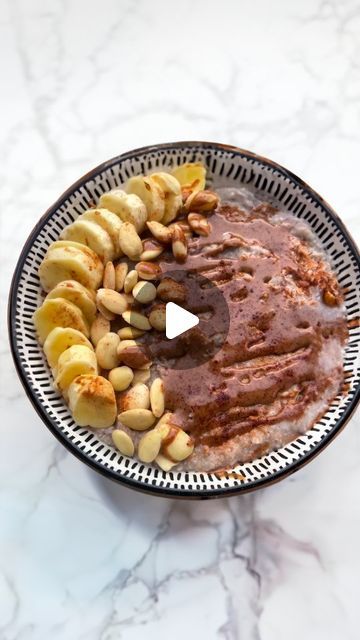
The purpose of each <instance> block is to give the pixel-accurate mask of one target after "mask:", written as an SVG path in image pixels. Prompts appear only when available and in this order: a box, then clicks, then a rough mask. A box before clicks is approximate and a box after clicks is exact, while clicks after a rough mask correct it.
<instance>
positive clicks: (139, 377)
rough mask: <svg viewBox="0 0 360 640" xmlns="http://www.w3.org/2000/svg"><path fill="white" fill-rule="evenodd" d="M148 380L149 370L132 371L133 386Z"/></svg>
mask: <svg viewBox="0 0 360 640" xmlns="http://www.w3.org/2000/svg"><path fill="white" fill-rule="evenodd" d="M149 380H150V370H149V369H136V370H135V371H134V379H133V384H137V383H138V382H148V381H149Z"/></svg>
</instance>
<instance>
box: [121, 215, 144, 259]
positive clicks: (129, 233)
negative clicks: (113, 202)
mask: <svg viewBox="0 0 360 640" xmlns="http://www.w3.org/2000/svg"><path fill="white" fill-rule="evenodd" d="M119 243H120V247H121V250H122V251H123V253H125V255H126V256H128V257H129V258H130V259H131V260H138V259H139V258H140V254H141V253H142V242H141V238H140V236H139V235H138V233H137V231H136V229H135V227H134V225H133V224H131V222H123V224H122V225H121V228H120V231H119Z"/></svg>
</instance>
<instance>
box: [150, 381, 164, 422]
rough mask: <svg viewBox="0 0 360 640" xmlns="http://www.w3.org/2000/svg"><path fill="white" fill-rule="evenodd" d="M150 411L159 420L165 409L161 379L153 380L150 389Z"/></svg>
mask: <svg viewBox="0 0 360 640" xmlns="http://www.w3.org/2000/svg"><path fill="white" fill-rule="evenodd" d="M150 404H151V411H152V412H153V414H154V416H155V418H160V417H161V416H162V415H163V413H164V409H165V394H164V383H163V381H162V380H161V378H155V380H153V382H152V384H151V387H150Z"/></svg>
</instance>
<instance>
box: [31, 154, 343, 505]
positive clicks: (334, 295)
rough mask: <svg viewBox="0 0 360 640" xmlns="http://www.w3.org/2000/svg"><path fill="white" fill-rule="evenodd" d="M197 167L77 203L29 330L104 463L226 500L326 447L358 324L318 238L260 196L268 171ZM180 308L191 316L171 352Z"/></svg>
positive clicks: (185, 164) (48, 251)
mask: <svg viewBox="0 0 360 640" xmlns="http://www.w3.org/2000/svg"><path fill="white" fill-rule="evenodd" d="M205 149H206V147H205ZM224 149H225V151H224V153H225V156H226V157H227V162H228V170H227V173H229V172H230V173H231V171H230V168H231V167H232V166H233V164H234V163H233V158H232V154H231V152H230V150H227V148H226V147H224ZM180 150H181V146H179V151H180ZM245 153H246V152H244V154H245ZM160 155H161V154H160ZM199 155H200V157H197V158H191V156H190V157H189V156H188V157H185V158H181V155H180V154H179V155H178V156H176V157H175V158H174V157H173V156H172V154H170V153H169V155H168V156H166V155H165V157H163V158H162V159H163V161H162V162H161V164H160V163H154V162H151V160H150V157H151V156H149V158H148V165H146V163H145V162H144V161H142V162H138V158H137V156H136V154H135V156H134V162H133V163H132V164H131V165H130V166H131V169H130V171H129V166H128V170H127V171H126V176H125V179H124V177H123V176H121V177H120V176H118V177H116V176H115V178H114V174H113V175H112V177H113V181H111V180H110V179H109V175H110V173H109V171H110V169H107V168H106V167H104V170H103V171H104V175H106V176H107V179H106V180H104V182H103V183H101V187H99V186H98V185H97V181H96V179H95V180H94V182H93V184H92V185H91V189H90V188H89V186H87V187H86V189H85V191H83V192H82V194H81V197H79V196H78V195H77V192H76V189H74V198H73V201H72V202H71V198H69V199H68V200H69V202H68V203H67V205H66V207H67V211H69V210H71V207H72V215H71V217H70V216H67V218H66V223H64V221H62V224H61V231H60V233H58V234H56V235H54V231H52V232H51V233H49V237H48V240H47V243H46V247H45V251H43V252H42V255H41V259H40V260H39V259H37V260H36V274H35V278H36V280H37V282H38V295H37V303H36V308H35V309H33V313H32V320H31V322H32V328H31V331H33V334H34V336H36V340H37V342H38V345H39V346H38V349H39V350H40V349H41V353H43V354H44V356H45V358H46V363H47V365H46V367H47V371H48V372H49V373H48V376H49V383H50V384H51V387H52V391H51V395H52V394H54V397H56V398H57V399H58V398H59V396H60V397H61V398H62V401H63V403H64V406H65V407H67V409H66V413H67V416H68V417H69V423H68V425H69V429H70V431H72V433H73V434H79V436H78V437H79V438H80V441H81V443H84V447H85V449H87V448H89V449H90V448H91V449H92V445H91V446H90V443H91V442H94V445H93V446H94V449H92V451H93V456H95V458H96V452H97V451H98V452H99V454H100V452H103V453H101V455H104V459H103V462H102V463H101V466H105V468H106V470H108V469H110V470H111V469H112V467H113V465H112V461H115V462H114V465H116V464H117V463H119V466H120V467H122V471H121V472H120V473H119V471H116V470H115V471H114V475H120V478H119V479H121V480H123V479H124V477H125V478H127V477H129V475H130V469H131V468H133V469H135V468H136V469H139V473H140V475H141V474H147V477H148V478H152V485H153V486H155V487H156V485H157V484H159V486H162V485H163V484H164V482H165V483H166V485H167V487H168V488H170V490H171V488H172V486H173V485H177V484H179V483H180V486H181V487H185V488H184V489H181V490H182V491H183V492H184V493H185V494H186V493H187V488H186V484H184V482H185V483H186V482H189V480H188V479H189V477H191V478H192V482H193V483H194V484H195V485H196V482H195V480H196V481H197V483H199V482H202V483H204V485H205V486H206V490H209V491H210V493H213V494H214V495H216V487H214V484H213V483H214V478H215V479H216V482H217V483H218V484H219V485H220V487H223V488H224V489H226V488H227V487H229V488H230V489H233V488H236V487H241V486H242V487H244V488H245V489H246V488H251V484H252V482H253V477H252V475H253V474H254V470H255V474H256V473H258V475H259V477H260V478H261V477H265V478H266V476H268V478H269V479H271V477H272V475H274V474H275V473H277V471H276V472H274V471H272V470H271V464H272V462H270V461H271V460H273V461H276V463H278V464H279V469H280V472H281V467H282V466H284V467H286V466H287V464H286V463H285V464H284V463H283V462H282V461H283V460H284V457H286V455H287V454H286V453H284V452H286V451H287V449H289V447H290V448H291V447H292V446H294V447H295V446H296V447H298V446H299V444H298V443H299V442H301V439H302V437H303V436H305V437H306V438H308V439H309V443H310V442H311V439H312V438H313V437H314V449H315V445H317V444H319V443H318V442H316V435H314V434H316V430H317V429H318V428H319V427H318V425H319V421H321V420H322V419H323V418H324V416H326V415H327V414H328V413H329V411H330V414H331V413H332V412H333V411H334V410H333V407H334V406H335V405H336V404H339V403H340V404H341V403H344V404H346V402H347V399H351V400H352V398H349V390H350V391H352V390H353V389H352V387H351V385H350V387H349V374H348V372H347V370H346V352H347V348H348V347H347V345H348V344H349V331H350V334H351V332H352V329H353V327H354V325H353V324H351V325H349V317H348V315H349V314H348V309H347V306H346V302H347V296H348V294H349V288H348V287H346V286H344V284H343V281H344V278H343V276H342V275H340V278H339V264H338V260H337V261H336V260H334V258H333V256H332V255H331V254H330V253H329V252H328V251H327V250H326V246H324V241H323V238H324V234H321V233H319V231H321V230H323V228H324V229H325V231H326V234H325V237H328V232H329V229H326V227H324V223H323V224H322V226H320V227H319V225H316V226H315V228H314V224H312V222H313V220H314V217H313V220H312V219H311V216H307V215H299V211H298V209H297V210H296V206H295V207H294V211H292V210H291V207H289V202H290V200H289V197H287V198H285V199H284V201H285V202H286V204H284V205H283V204H282V198H277V197H276V195H277V193H276V189H273V193H271V192H266V190H265V189H264V187H262V186H261V184H260V182H261V181H260V177H263V178H264V174H263V173H261V172H260V173H259V176H260V177H259V178H256V174H255V173H254V171H253V169H251V171H253V173H254V177H253V178H252V179H251V180H249V179H247V180H237V181H235V180H234V179H231V178H230V177H229V176H226V177H224V167H225V164H224V162H223V165H220V166H219V168H218V172H217V171H216V170H215V166H214V163H211V162H209V158H208V155H207V151H206V153H205V152H204V155H203V156H202V154H199ZM215 159H216V158H215ZM240 159H241V160H242V157H240ZM250 159H251V160H252V159H253V158H252V157H251V156H250ZM259 162H260V163H261V160H260V161H259ZM134 165H135V166H134ZM119 166H120V167H121V163H120V164H119ZM209 166H210V167H211V169H210V170H209V168H208V167H209ZM221 166H223V169H222V170H221ZM239 166H240V167H241V164H239ZM244 167H245V165H244ZM275 167H276V165H275ZM263 171H264V170H263ZM235 174H236V175H237V176H238V175H239V170H238V168H237V169H236V170H235ZM251 175H252V174H251V173H250V176H251ZM243 177H244V178H245V177H246V174H244V176H243ZM114 180H115V182H116V184H113V182H114ZM264 184H268V185H269V186H270V184H271V183H270V184H269V181H267V182H266V183H265V182H264ZM81 186H82V185H81ZM81 186H80V191H81ZM271 190H272V189H270V191H271ZM295 191H296V189H295ZM277 192H279V188H278V189H277ZM90 194H91V199H90V197H89V195H90ZM295 197H297V196H296V194H295V196H294V200H293V202H295ZM299 202H300V204H301V205H302V204H303V203H302V202H301V200H299ZM290 204H291V202H290ZM295 204H296V202H295ZM60 210H61V207H60ZM303 212H305V209H304V207H302V210H301V213H303ZM305 213H306V212H305ZM338 253H339V251H337V252H336V254H338ZM335 263H336V264H335ZM341 273H342V272H341V271H340V274H341ZM170 305H175V306H176V308H177V309H178V311H179V310H180V312H181V310H183V311H186V312H187V313H190V314H192V315H193V317H195V318H196V319H197V321H196V322H195V323H194V325H192V327H191V328H190V329H187V330H184V331H178V332H177V333H176V332H175V337H172V338H169V337H168V336H169V335H170V333H171V332H170V331H168V330H167V323H169V322H170V311H169V308H170ZM42 358H43V356H42ZM50 375H51V378H50ZM354 390H355V389H354ZM49 395H50V392H49V393H48V396H49ZM57 402H58V400H57ZM334 403H335V405H334ZM325 435H326V436H327V435H328V434H324V438H323V440H325ZM76 437H77V436H75V438H76ZM73 439H74V438H73ZM321 440H322V438H320V441H321ZM320 441H319V442H320ZM96 442H97V443H98V444H97V445H96V444H95V443H96ZM303 442H304V441H303ZM88 443H89V444H88ZM302 446H303V447H304V458H305V457H306V455H305V454H306V453H309V452H310V454H311V455H312V451H311V448H312V447H311V446H310V449H309V447H307V446H306V443H304V444H303V445H302ZM306 449H308V451H305V450H306ZM85 455H86V457H88V455H87V454H85ZM283 456H284V457H283ZM294 456H295V458H296V457H298V456H297V454H296V452H295V454H294ZM294 461H295V460H294ZM134 464H135V465H137V466H134ZM259 465H261V471H257V469H259V468H260V467H259ZM274 465H275V462H274ZM266 468H268V469H269V473H266V472H265V473H264V472H263V469H264V470H265V469H266ZM146 469H149V472H146V471H145V470H146ZM250 470H251V471H250ZM174 473H176V474H177V476H174ZM159 474H160V475H159ZM189 474H190V475H189ZM199 474H200V475H199ZM203 474H205V476H204V475H203ZM133 475H134V474H133ZM176 477H177V478H178V482H177V481H176ZM199 478H200V480H199ZM258 479H259V478H257V480H258ZM135 483H136V480H135ZM145 483H146V481H145ZM130 484H131V483H130ZM140 484H141V481H140ZM247 485H249V487H247ZM199 486H200V485H199ZM170 492H171V491H170ZM192 492H193V485H192V486H191V488H190V493H192ZM196 492H197V493H199V495H200V493H201V489H196Z"/></svg>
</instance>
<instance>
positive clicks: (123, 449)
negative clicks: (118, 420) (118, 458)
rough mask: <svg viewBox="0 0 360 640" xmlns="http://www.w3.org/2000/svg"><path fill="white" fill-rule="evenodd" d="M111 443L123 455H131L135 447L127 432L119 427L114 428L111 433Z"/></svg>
mask: <svg viewBox="0 0 360 640" xmlns="http://www.w3.org/2000/svg"><path fill="white" fill-rule="evenodd" d="M111 437H112V440H113V443H114V445H115V447H116V448H117V449H119V451H120V453H122V454H123V455H124V456H130V457H131V456H133V455H134V451H135V447H134V443H133V441H132V439H131V438H130V436H129V434H128V433H126V432H125V431H122V430H121V429H115V430H114V431H113V432H112V434H111Z"/></svg>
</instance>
